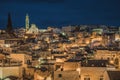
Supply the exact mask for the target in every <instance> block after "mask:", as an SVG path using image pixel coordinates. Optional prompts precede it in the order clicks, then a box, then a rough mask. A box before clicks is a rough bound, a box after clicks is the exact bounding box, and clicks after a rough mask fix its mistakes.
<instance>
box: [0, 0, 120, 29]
mask: <svg viewBox="0 0 120 80" xmlns="http://www.w3.org/2000/svg"><path fill="white" fill-rule="evenodd" d="M119 3H120V1H119V0H114V1H113V0H109V2H108V1H107V0H97V1H96V0H92V1H89V0H84V1H82V0H74V1H73V0H57V1H56V0H35V1H32V0H24V1H23V0H17V1H15V0H11V1H8V0H2V1H1V3H0V12H1V13H0V17H1V18H0V28H6V26H7V15H8V13H9V12H10V13H11V18H12V24H13V27H25V15H26V14H27V13H28V14H29V17H30V24H32V23H34V24H36V25H37V26H38V27H39V28H47V27H48V26H55V27H61V26H65V25H81V24H95V25H96V24H102V25H111V26H112V25H113V26H119V25H120V23H119V22H120V15H119V14H120V11H119V7H120V5H119Z"/></svg>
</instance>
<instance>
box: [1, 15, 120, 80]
mask: <svg viewBox="0 0 120 80" xmlns="http://www.w3.org/2000/svg"><path fill="white" fill-rule="evenodd" d="M92 26H93V25H81V26H68V27H67V26H66V27H63V28H62V29H59V28H52V27H48V29H46V30H42V29H41V30H39V29H38V28H37V26H36V25H35V24H32V25H31V27H30V26H29V16H28V15H27V16H26V29H24V28H22V29H19V30H20V32H19V30H16V32H15V33H14V35H12V34H11V35H9V34H7V32H5V31H4V30H3V31H2V32H1V33H0V79H4V80H8V79H9V80H120V76H119V74H120V47H119V46H120V36H119V35H120V33H119V31H118V29H117V28H114V30H113V28H110V27H109V28H108V29H107V31H106V30H104V29H105V28H106V27H107V26H105V27H104V26H103V25H101V26H99V27H98V26H94V28H93V27H92ZM21 31H24V34H23V33H21ZM21 35H22V36H21Z"/></svg>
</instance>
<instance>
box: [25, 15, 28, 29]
mask: <svg viewBox="0 0 120 80" xmlns="http://www.w3.org/2000/svg"><path fill="white" fill-rule="evenodd" d="M25 28H26V31H28V30H29V16H28V14H26V19H25Z"/></svg>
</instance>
